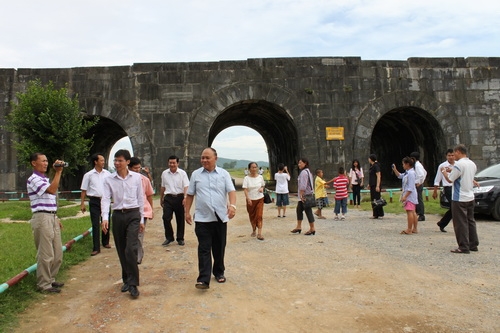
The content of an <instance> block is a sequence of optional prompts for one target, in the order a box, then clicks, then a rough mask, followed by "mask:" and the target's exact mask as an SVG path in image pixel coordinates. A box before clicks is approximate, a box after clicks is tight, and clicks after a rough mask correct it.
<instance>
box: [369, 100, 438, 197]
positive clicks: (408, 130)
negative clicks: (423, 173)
mask: <svg viewBox="0 0 500 333" xmlns="http://www.w3.org/2000/svg"><path fill="white" fill-rule="evenodd" d="M446 148H447V147H446V146H445V140H444V134H443V131H442V129H441V127H440V126H439V124H438V122H437V121H436V119H435V118H434V117H433V116H432V115H431V114H430V113H428V112H426V111H424V110H422V109H420V108H415V107H400V108H395V109H393V110H391V111H389V112H387V113H386V114H384V116H383V117H381V118H380V119H379V121H378V122H377V124H376V125H375V127H374V129H373V133H372V139H371V147H370V152H373V153H375V154H376V155H377V159H378V161H379V162H380V164H381V166H382V179H383V185H384V187H386V188H387V187H401V181H400V180H399V179H397V178H396V176H395V175H394V174H393V173H392V170H391V164H392V163H394V164H396V166H398V169H399V170H400V171H402V166H401V160H402V158H403V157H405V156H409V155H410V154H411V153H412V152H413V151H418V152H420V161H421V162H422V164H423V165H424V167H425V168H426V170H427V178H426V183H425V185H426V186H432V185H433V181H434V177H435V175H436V170H434V169H435V168H436V167H437V166H438V165H439V164H440V163H441V162H442V160H443V159H444V155H443V152H444V151H446Z"/></svg>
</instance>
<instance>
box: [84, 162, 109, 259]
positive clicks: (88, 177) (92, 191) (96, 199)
mask: <svg viewBox="0 0 500 333" xmlns="http://www.w3.org/2000/svg"><path fill="white" fill-rule="evenodd" d="M90 160H91V162H92V165H93V166H94V168H93V169H92V170H90V171H89V172H87V173H86V174H85V175H83V179H82V185H81V186H80V189H81V190H82V193H81V196H80V210H81V211H82V213H85V211H86V207H85V196H87V197H88V198H89V211H90V221H91V223H92V241H93V243H94V245H93V248H92V252H91V253H90V255H91V256H95V255H97V254H99V253H100V252H101V248H100V245H99V237H100V236H99V234H100V233H102V235H101V238H102V246H104V247H105V248H108V249H109V248H111V245H109V233H106V234H105V233H104V232H102V231H101V198H102V191H103V188H102V184H103V183H104V178H106V177H108V176H109V175H110V174H111V173H110V172H109V171H108V170H106V169H104V164H105V163H106V160H105V159H104V156H103V155H102V154H99V153H97V154H93V155H92V156H91V157H90Z"/></svg>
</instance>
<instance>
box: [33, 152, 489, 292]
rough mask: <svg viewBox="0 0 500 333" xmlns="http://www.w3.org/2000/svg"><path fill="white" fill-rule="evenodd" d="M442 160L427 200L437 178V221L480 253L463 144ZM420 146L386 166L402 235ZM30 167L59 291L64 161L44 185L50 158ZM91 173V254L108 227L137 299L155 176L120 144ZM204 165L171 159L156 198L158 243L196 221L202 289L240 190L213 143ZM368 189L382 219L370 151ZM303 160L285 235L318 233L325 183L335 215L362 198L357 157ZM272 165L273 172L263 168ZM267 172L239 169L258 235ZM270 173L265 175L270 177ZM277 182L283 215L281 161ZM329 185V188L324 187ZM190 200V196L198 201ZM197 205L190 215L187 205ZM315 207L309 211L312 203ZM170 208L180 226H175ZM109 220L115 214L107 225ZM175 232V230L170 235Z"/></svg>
mask: <svg viewBox="0 0 500 333" xmlns="http://www.w3.org/2000/svg"><path fill="white" fill-rule="evenodd" d="M446 157H447V160H446V161H445V162H443V163H442V164H440V165H439V167H438V172H437V175H436V178H435V180H434V193H433V197H434V198H436V197H437V190H438V188H439V185H440V184H442V185H443V193H444V195H445V196H446V197H447V199H448V201H449V202H451V206H450V209H449V210H448V211H447V212H446V213H445V214H444V216H443V218H442V219H441V220H440V221H439V222H438V223H437V225H438V227H439V228H440V230H441V231H442V232H446V230H445V227H446V226H447V225H448V223H449V222H450V221H451V220H453V226H454V230H455V235H456V239H457V244H458V248H457V249H454V250H452V251H451V252H453V253H470V251H477V250H478V245H479V241H478V236H477V231H476V225H475V221H474V193H473V186H478V185H477V183H475V181H474V175H475V173H476V165H475V164H474V162H472V161H471V160H470V159H469V158H468V157H467V150H466V148H465V146H464V145H458V146H456V147H455V148H454V149H450V150H448V151H447V155H446ZM419 158H420V155H419V153H418V152H413V153H411V154H410V155H409V156H408V157H404V158H403V159H402V164H401V166H402V169H403V171H399V170H398V167H397V166H396V165H395V164H393V165H392V171H393V172H394V174H395V176H396V177H398V178H399V179H401V181H402V193H401V197H400V201H401V203H402V205H403V209H404V210H405V211H406V214H407V228H406V229H404V230H403V231H401V234H405V235H412V234H417V233H418V222H419V221H425V211H424V203H423V201H422V189H423V186H424V182H425V178H426V175H427V172H426V170H425V168H424V167H423V165H422V164H421V163H420V161H419ZM30 161H31V165H32V167H33V174H32V175H31V176H30V177H29V179H28V181H27V187H28V192H29V197H30V201H31V210H32V213H33V217H32V219H31V221H30V222H31V225H32V229H33V235H34V239H35V246H36V248H37V264H38V267H37V287H38V289H39V290H41V291H42V292H49V293H58V292H60V290H61V289H60V288H62V287H63V286H64V283H61V282H57V281H56V279H55V277H56V275H57V273H58V271H59V268H60V266H61V263H62V250H61V248H62V246H61V235H60V228H61V224H60V221H59V219H58V218H57V215H56V213H57V201H56V193H57V189H58V186H59V182H60V179H61V174H62V170H63V165H64V163H63V161H59V160H56V161H55V162H54V164H53V168H54V171H55V176H54V178H53V179H52V182H49V179H48V177H47V176H46V173H47V172H48V160H47V157H46V156H45V155H44V154H42V153H34V154H32V156H31V160H30ZM91 162H92V166H93V168H92V170H90V171H89V172H87V173H86V174H85V175H84V177H83V180H82V184H81V191H82V192H81V201H80V209H81V211H82V212H85V211H86V203H85V198H86V197H87V198H88V206H89V212H90V220H91V224H92V238H93V247H92V252H91V253H90V255H91V256H96V255H98V254H99V253H100V251H101V249H100V247H101V245H102V246H103V247H104V248H111V245H110V243H109V240H110V231H111V232H112V233H113V239H114V244H115V247H116V251H117V254H118V258H119V261H120V264H121V269H122V282H123V284H122V287H121V291H122V292H127V291H128V292H129V293H130V295H131V296H132V297H133V298H136V297H138V296H139V294H140V293H139V290H138V286H139V265H140V264H141V262H142V259H143V256H144V248H143V239H144V232H145V228H146V224H147V221H148V219H152V218H153V217H154V216H153V194H154V190H153V187H152V185H151V182H152V177H151V175H150V173H149V169H147V168H145V167H142V163H141V160H140V159H139V158H137V157H132V156H131V155H130V152H129V151H128V150H123V149H122V150H118V151H117V152H116V153H115V155H114V160H113V164H114V167H115V170H116V171H115V172H114V173H110V172H108V171H107V170H105V169H104V165H105V159H104V156H103V155H102V154H95V155H93V156H91ZM200 162H201V167H200V168H198V169H196V170H195V171H193V173H192V174H191V177H190V178H189V177H188V175H187V173H186V172H185V171H184V170H182V169H181V168H179V157H178V156H175V155H172V156H170V157H169V158H168V169H166V170H164V171H163V172H162V174H161V188H160V205H161V207H162V209H163V216H162V220H163V226H164V232H165V241H164V242H163V243H162V245H163V246H170V245H171V243H173V242H174V241H177V244H178V245H179V246H184V245H185V240H184V234H185V223H187V224H189V225H192V224H193V223H194V225H195V234H196V237H197V239H198V271H199V275H198V277H197V280H196V284H195V287H196V288H197V289H208V288H209V286H210V281H211V276H212V275H213V276H214V278H215V281H216V282H218V283H224V282H226V277H225V275H224V274H225V264H224V254H225V247H226V242H227V222H228V221H229V220H230V219H232V218H233V217H234V216H235V214H236V192H235V187H234V184H233V181H232V178H231V176H230V175H229V173H228V172H227V171H226V170H224V169H223V168H220V167H218V166H217V151H216V150H215V149H213V148H211V147H208V148H205V149H204V150H203V151H202V153H201V158H200ZM368 162H369V165H370V167H369V171H368V189H369V191H370V201H371V202H372V215H371V217H370V218H371V219H382V218H383V217H384V209H383V205H382V204H376V203H377V201H379V200H380V199H381V193H382V175H381V166H380V163H379V162H378V161H377V156H376V155H375V154H371V155H370V156H369V158H368ZM309 168H310V166H309V160H308V159H307V158H304V157H303V158H300V159H299V160H298V169H299V174H298V178H297V186H298V187H297V188H298V191H297V192H298V193H297V195H298V201H297V205H296V225H295V227H294V228H293V229H292V230H291V233H294V234H300V233H301V232H302V221H303V219H304V214H305V216H306V218H307V221H308V223H309V228H308V230H307V231H305V232H304V235H307V236H314V235H315V234H316V228H315V217H314V216H315V215H316V216H317V218H319V219H325V217H324V215H323V214H322V210H323V209H324V208H325V207H328V206H329V202H328V196H327V191H326V189H327V188H329V187H332V188H333V189H335V208H334V220H344V219H346V215H347V201H348V198H349V189H350V190H351V192H352V202H353V204H354V206H355V207H359V206H360V204H361V189H362V188H363V187H364V172H363V168H362V167H361V165H360V162H359V160H357V159H354V160H353V161H352V164H351V167H350V170H349V171H348V172H346V170H345V169H344V167H339V168H338V170H337V175H336V176H335V177H334V178H332V179H330V180H325V179H324V173H323V170H321V169H316V170H315V176H316V177H315V179H313V174H312V172H311V170H310V169H309ZM267 170H269V169H267ZM263 174H264V172H263V169H262V168H259V166H258V165H257V163H256V162H250V163H249V164H248V168H246V170H245V177H244V179H243V185H242V188H243V192H244V194H245V201H246V202H245V203H246V210H247V213H248V218H249V221H250V226H251V228H252V231H251V234H250V235H251V236H252V237H256V239H258V240H260V241H263V240H264V236H263V212H264V209H263V207H264V193H265V191H266V181H265V180H264V177H263ZM266 178H268V179H269V178H270V176H266ZM274 179H275V181H276V188H275V193H276V198H275V204H276V206H277V211H278V218H284V217H286V215H285V214H286V209H287V206H288V205H289V204H290V198H289V189H288V182H289V181H290V172H289V170H288V168H287V166H285V165H284V164H283V163H280V164H278V171H277V172H276V173H275V175H274ZM330 184H331V185H330ZM195 197H196V200H194V199H195ZM193 204H194V213H193V214H191V208H192V206H193ZM314 207H316V210H315V211H314V212H313V208H314ZM174 215H175V219H176V231H175V233H174V228H173V226H172V219H173V217H174ZM111 221H113V222H112V223H111ZM174 235H175V236H174Z"/></svg>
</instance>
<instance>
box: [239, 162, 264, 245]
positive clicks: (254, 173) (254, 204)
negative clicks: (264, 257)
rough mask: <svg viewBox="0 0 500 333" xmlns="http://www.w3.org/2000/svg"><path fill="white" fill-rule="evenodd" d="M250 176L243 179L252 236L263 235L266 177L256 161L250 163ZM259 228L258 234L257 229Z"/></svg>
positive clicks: (258, 237) (259, 238)
mask: <svg viewBox="0 0 500 333" xmlns="http://www.w3.org/2000/svg"><path fill="white" fill-rule="evenodd" d="M248 171H249V174H248V176H245V178H244V179H243V191H244V192H245V197H246V201H247V212H248V218H249V219H250V224H251V225H252V234H251V236H252V237H255V236H257V239H258V240H264V237H262V215H263V214H264V187H265V182H264V178H262V176H261V175H259V166H258V165H257V163H255V162H250V163H248ZM256 230H257V234H256V233H255V231H256Z"/></svg>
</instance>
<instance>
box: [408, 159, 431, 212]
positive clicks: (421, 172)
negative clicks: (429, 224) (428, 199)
mask: <svg viewBox="0 0 500 333" xmlns="http://www.w3.org/2000/svg"><path fill="white" fill-rule="evenodd" d="M410 157H413V158H415V176H416V177H415V187H416V188H417V198H418V205H417V209H416V213H417V215H418V220H419V221H425V207H424V200H423V197H422V191H423V189H424V182H425V177H427V171H425V168H424V166H423V165H422V163H420V153H419V152H418V151H414V152H413V153H411V154H410Z"/></svg>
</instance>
